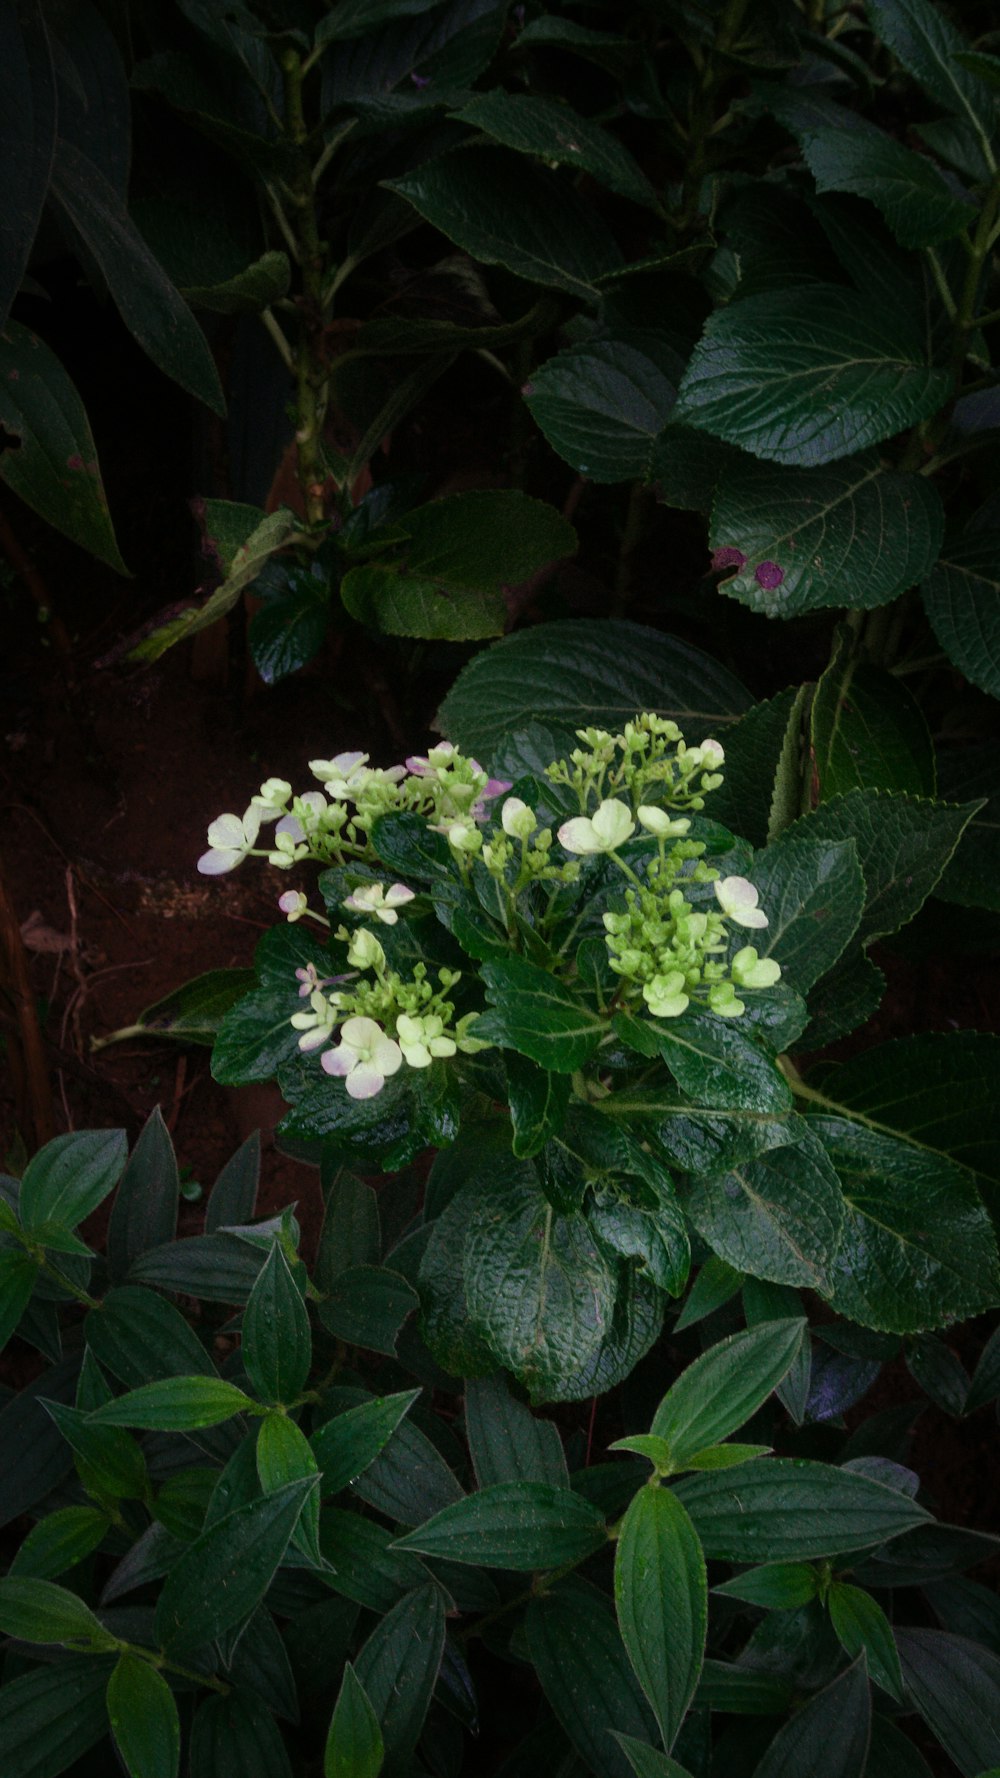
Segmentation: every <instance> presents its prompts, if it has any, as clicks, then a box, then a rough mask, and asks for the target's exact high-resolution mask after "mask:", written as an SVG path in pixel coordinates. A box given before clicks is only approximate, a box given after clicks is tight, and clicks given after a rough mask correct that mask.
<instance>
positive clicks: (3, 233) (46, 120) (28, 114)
mask: <svg viewBox="0 0 1000 1778" xmlns="http://www.w3.org/2000/svg"><path fill="white" fill-rule="evenodd" d="M0 69H2V75H0V82H2V84H0V118H2V120H3V121H2V123H0V155H2V158H3V163H4V166H6V167H7V168H8V169H9V176H10V182H11V183H10V199H9V202H8V204H7V205H6V207H5V214H4V217H3V221H2V223H0V328H2V327H3V326H4V324H5V323H6V320H7V316H8V313H9V310H10V305H11V303H12V302H13V300H14V297H15V296H16V295H17V292H18V289H19V287H20V283H21V279H22V277H23V276H24V272H25V269H26V267H27V264H28V256H29V254H30V252H31V248H32V246H33V244H34V240H35V235H36V233H37V231H38V225H39V222H40V221H41V216H42V208H43V206H44V203H45V196H46V193H47V191H48V185H49V175H50V172H51V170H52V157H53V154H54V153H55V145H56V82H55V74H54V70H53V65H52V52H51V49H50V46H49V41H48V32H47V30H46V28H45V24H44V20H43V16H42V14H41V13H37V14H36V13H33V12H25V13H24V14H23V15H19V14H18V13H16V12H9V13H7V14H6V15H5V16H4V18H3V19H2V20H0Z"/></svg>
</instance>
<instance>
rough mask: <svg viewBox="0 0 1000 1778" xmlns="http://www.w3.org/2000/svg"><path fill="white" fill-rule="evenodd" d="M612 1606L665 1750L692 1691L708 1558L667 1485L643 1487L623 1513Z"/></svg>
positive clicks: (704, 1622)
mask: <svg viewBox="0 0 1000 1778" xmlns="http://www.w3.org/2000/svg"><path fill="white" fill-rule="evenodd" d="M615 1604H616V1607H617V1610H618V1623H619V1627H620V1629H621V1633H622V1640H623V1642H624V1643H625V1647H626V1649H627V1650H628V1657H629V1660H630V1661H631V1663H632V1666H633V1667H634V1669H635V1674H636V1678H637V1679H638V1681H639V1684H640V1685H641V1686H642V1689H643V1691H644V1692H645V1694H646V1696H647V1698H648V1699H649V1701H650V1703H651V1704H652V1706H653V1710H654V1712H655V1714H656V1720H657V1722H658V1723H659V1725H660V1733H661V1735H662V1736H663V1744H664V1746H665V1747H666V1748H668V1749H669V1748H671V1747H672V1746H673V1744H674V1741H675V1739H676V1736H677V1731H678V1729H679V1728H680V1726H681V1723H682V1722H683V1720H684V1716H685V1712H686V1711H687V1708H688V1705H689V1704H690V1702H691V1699H692V1697H693V1696H694V1691H695V1687H696V1686H697V1683H698V1675H699V1673H700V1671H701V1663H702V1658H703V1656H704V1652H705V1634H706V1630H707V1626H708V1582H707V1580H706V1577H705V1557H704V1555H703V1553H702V1547H701V1544H700V1542H699V1540H698V1534H697V1532H696V1531H695V1529H694V1526H693V1525H692V1523H691V1520H690V1518H689V1517H688V1515H687V1513H686V1512H685V1510H684V1507H683V1506H682V1505H681V1502H680V1501H679V1500H678V1499H677V1496H676V1495H675V1494H673V1493H672V1492H671V1491H670V1489H669V1488H663V1487H657V1486H652V1487H646V1488H640V1490H639V1492H638V1494H637V1495H636V1496H635V1499H634V1500H633V1502H632V1504H631V1506H630V1507H629V1509H628V1512H627V1513H626V1514H625V1517H624V1520H623V1521H622V1524H621V1527H620V1529H619V1532H618V1544H617V1548H616V1552H615Z"/></svg>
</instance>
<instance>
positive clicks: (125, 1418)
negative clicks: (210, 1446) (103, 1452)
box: [90, 1377, 256, 1432]
mask: <svg viewBox="0 0 1000 1778" xmlns="http://www.w3.org/2000/svg"><path fill="white" fill-rule="evenodd" d="M254 1407H256V1403H255V1402H253V1401H252V1400H251V1398H250V1396H248V1395H246V1394H244V1392H243V1390H242V1389H237V1387H236V1385H235V1384H234V1383H224V1382H223V1380H222V1378H221V1377H163V1378H161V1379H160V1380H159V1381H158V1382H155V1383H144V1384H143V1385H142V1386H141V1388H139V1389H133V1390H130V1392H129V1393H128V1394H127V1395H119V1396H118V1397H117V1399H116V1400H114V1401H109V1402H108V1403H107V1405H106V1406H105V1407H102V1408H98V1409H97V1411H96V1413H93V1414H91V1416H90V1424H91V1425H92V1426H137V1427H139V1428H140V1429H142V1430H143V1431H155V1432H190V1431H193V1430H194V1429H195V1428H197V1427H199V1426H218V1425H219V1424H220V1422H221V1421H223V1420H230V1419H232V1416H233V1415H234V1414H241V1413H243V1412H244V1410H246V1409H250V1408H254Z"/></svg>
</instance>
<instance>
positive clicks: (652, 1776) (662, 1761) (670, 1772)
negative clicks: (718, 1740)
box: [615, 1733, 691, 1778]
mask: <svg viewBox="0 0 1000 1778" xmlns="http://www.w3.org/2000/svg"><path fill="white" fill-rule="evenodd" d="M615 1740H616V1741H617V1743H618V1745H619V1747H620V1748H621V1750H622V1752H623V1753H624V1755H625V1757H626V1758H627V1760H628V1761H629V1764H630V1765H631V1767H632V1770H633V1772H634V1773H635V1775H636V1778H691V1774H690V1772H689V1771H688V1769H687V1767H686V1766H679V1765H678V1764H677V1761H676V1760H675V1759H671V1757H670V1755H669V1753H661V1752H660V1751H659V1748H657V1747H650V1746H649V1744H648V1742H646V1741H636V1740H634V1739H633V1737H632V1736H631V1735H621V1734H618V1733H615Z"/></svg>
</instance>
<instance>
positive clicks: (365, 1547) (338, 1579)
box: [320, 1506, 430, 1613]
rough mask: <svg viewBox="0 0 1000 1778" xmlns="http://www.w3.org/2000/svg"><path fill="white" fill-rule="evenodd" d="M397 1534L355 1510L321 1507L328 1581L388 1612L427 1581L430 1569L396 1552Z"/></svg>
mask: <svg viewBox="0 0 1000 1778" xmlns="http://www.w3.org/2000/svg"><path fill="white" fill-rule="evenodd" d="M394 1538H395V1532H393V1531H388V1530H387V1529H386V1528H385V1526H383V1525H376V1523H375V1521H374V1520H373V1519H363V1518H361V1516H360V1515H359V1514H358V1513H356V1512H342V1511H341V1510H340V1509H339V1508H337V1507H330V1506H326V1507H324V1508H323V1513H322V1517H321V1520H320V1543H321V1546H322V1550H323V1555H324V1557H325V1559H326V1561H327V1562H329V1563H330V1565H331V1568H332V1573H328V1574H327V1577H326V1578H327V1580H328V1582H329V1584H330V1585H331V1586H333V1587H335V1588H336V1589H337V1591H338V1593H342V1594H343V1595H344V1596H345V1597H346V1598H348V1599H352V1600H355V1601H356V1602H357V1604H359V1605H365V1606H367V1607H368V1609H369V1610H371V1611H377V1612H380V1613H385V1612H387V1611H389V1610H391V1608H392V1607H393V1606H394V1605H395V1604H396V1603H397V1602H398V1600H399V1599H400V1598H402V1596H403V1595H404V1594H405V1593H409V1592H412V1591H413V1589H414V1587H423V1586H426V1585H427V1582H428V1580H429V1578H430V1574H429V1570H428V1569H426V1568H425V1567H424V1565H423V1563H422V1562H419V1561H418V1560H417V1558H416V1557H415V1556H407V1555H403V1554H402V1553H400V1552H398V1551H396V1550H394V1549H393V1548H392V1544H393V1541H394Z"/></svg>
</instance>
